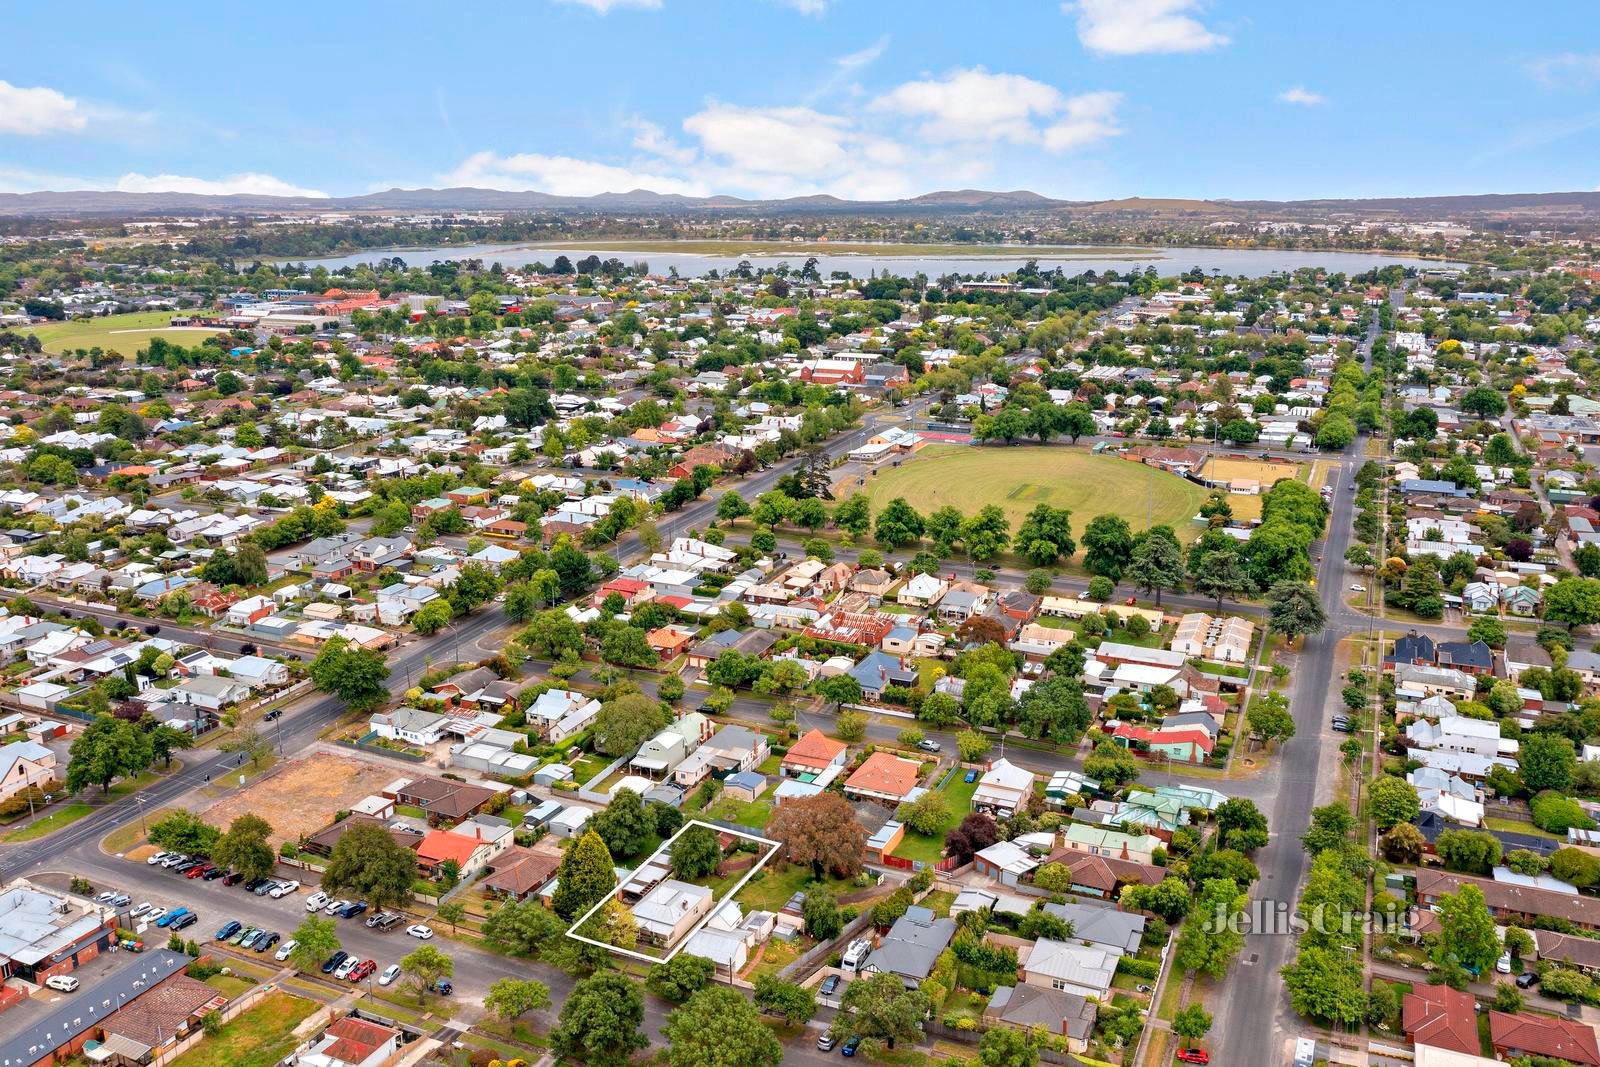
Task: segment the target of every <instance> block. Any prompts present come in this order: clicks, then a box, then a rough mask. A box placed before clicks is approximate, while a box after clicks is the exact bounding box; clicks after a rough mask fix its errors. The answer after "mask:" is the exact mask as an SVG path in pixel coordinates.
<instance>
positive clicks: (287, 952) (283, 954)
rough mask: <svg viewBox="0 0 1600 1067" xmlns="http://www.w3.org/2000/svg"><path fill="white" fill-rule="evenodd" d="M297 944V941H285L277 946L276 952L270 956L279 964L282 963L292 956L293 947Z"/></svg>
mask: <svg viewBox="0 0 1600 1067" xmlns="http://www.w3.org/2000/svg"><path fill="white" fill-rule="evenodd" d="M299 943H300V942H298V941H285V942H284V943H283V944H281V945H279V946H278V951H276V952H274V953H273V954H272V958H273V959H275V960H277V961H278V962H279V963H282V962H283V961H284V960H286V959H288V958H289V957H290V956H291V955H293V953H294V947H295V946H296V945H298V944H299Z"/></svg>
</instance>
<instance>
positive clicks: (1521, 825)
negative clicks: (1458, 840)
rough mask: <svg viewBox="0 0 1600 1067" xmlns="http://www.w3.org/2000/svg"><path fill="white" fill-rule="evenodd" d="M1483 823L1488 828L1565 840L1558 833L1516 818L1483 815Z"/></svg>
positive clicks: (1552, 839) (1553, 839)
mask: <svg viewBox="0 0 1600 1067" xmlns="http://www.w3.org/2000/svg"><path fill="white" fill-rule="evenodd" d="M1483 825H1484V826H1485V827H1487V828H1488V829H1490V830H1500V831H1502V832H1505V833H1511V834H1532V835H1533V836H1534V837H1544V838H1548V839H1549V840H1551V841H1565V840H1566V838H1565V837H1563V836H1562V835H1560V834H1553V833H1551V832H1550V831H1549V830H1541V829H1539V828H1538V827H1537V826H1535V825H1533V823H1531V822H1521V821H1519V820H1517V819H1502V818H1498V817H1496V816H1494V815H1488V816H1485V817H1484V820H1483Z"/></svg>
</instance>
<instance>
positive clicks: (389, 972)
mask: <svg viewBox="0 0 1600 1067" xmlns="http://www.w3.org/2000/svg"><path fill="white" fill-rule="evenodd" d="M399 977H400V965H399V964H398V963H391V964H389V966H387V967H385V968H384V969H383V973H382V974H380V975H378V984H379V985H389V984H391V983H392V982H393V981H394V980H395V979H396V978H399Z"/></svg>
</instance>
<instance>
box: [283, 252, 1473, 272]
mask: <svg viewBox="0 0 1600 1067" xmlns="http://www.w3.org/2000/svg"><path fill="white" fill-rule="evenodd" d="M945 247H948V246H945ZM814 249H815V246H807V247H806V248H803V249H799V250H796V251H794V252H786V251H778V250H775V249H774V248H773V247H772V246H771V245H763V246H760V248H759V250H755V249H753V250H752V251H751V252H750V253H748V254H746V255H742V256H730V255H709V254H702V253H697V252H688V251H684V252H676V251H674V252H666V251H661V250H659V249H652V250H650V251H641V250H637V249H632V250H630V249H626V248H622V249H615V248H613V249H608V248H607V247H606V246H605V245H604V244H603V243H602V244H596V245H593V246H584V247H572V248H549V247H539V246H537V245H459V246H451V247H443V248H399V249H369V250H367V251H364V252H357V253H353V254H351V255H345V256H324V257H322V258H309V259H293V260H290V261H289V262H294V263H302V262H303V263H306V264H308V265H311V266H322V267H326V268H327V269H328V270H330V271H332V270H338V269H339V268H340V267H354V266H358V265H360V264H362V263H371V262H373V261H374V260H377V259H379V258H388V257H393V256H399V257H400V258H401V259H403V260H405V262H406V264H407V265H408V266H413V267H418V266H421V267H425V266H427V265H428V264H429V263H433V262H436V261H444V260H461V259H481V260H483V261H484V262H485V263H486V264H490V265H492V264H494V263H499V264H500V265H501V266H503V267H505V268H506V269H507V270H511V269H514V268H517V267H523V266H527V265H529V264H532V263H536V262H539V263H546V264H549V263H552V262H554V261H555V258H556V257H557V256H566V257H567V258H568V259H570V260H571V261H573V262H574V263H576V262H577V261H578V260H580V259H582V258H583V257H585V256H587V255H590V254H591V253H592V254H594V255H597V256H599V257H600V258H601V259H610V258H612V257H616V258H617V259H620V260H622V261H623V262H624V263H627V264H630V265H631V264H633V263H636V262H638V261H640V260H642V261H644V262H645V263H648V264H649V265H650V270H651V272H653V273H657V274H665V273H667V272H668V270H669V269H671V268H673V267H676V268H677V269H678V273H679V274H680V275H682V276H683V277H686V278H688V277H695V276H698V275H703V274H705V273H706V272H707V271H710V270H717V271H721V272H726V271H727V270H729V269H730V268H732V267H735V266H737V265H738V263H739V260H741V259H748V260H749V261H750V262H751V264H752V265H753V266H755V267H756V268H757V270H760V269H762V268H767V267H775V266H777V265H778V264H779V263H782V262H787V263H788V264H789V266H790V267H791V268H794V269H795V270H798V269H799V268H800V265H801V264H803V263H804V262H805V261H806V259H807V258H808V257H809V256H811V255H813V254H815V255H816V259H817V269H818V270H819V271H821V272H822V276H823V277H825V278H826V277H827V276H828V274H829V272H831V271H836V270H844V271H849V272H850V274H851V275H852V276H853V277H857V278H865V277H867V276H868V275H870V274H872V273H874V272H877V273H882V272H884V271H889V272H891V273H893V274H897V275H901V276H910V275H913V274H916V273H918V272H921V273H923V274H926V275H927V276H928V277H929V278H938V277H940V276H941V275H944V274H979V273H983V272H988V273H989V274H1004V273H1006V272H1008V271H1012V270H1015V269H1016V268H1018V267H1020V266H1022V264H1023V263H1025V262H1027V261H1028V260H1030V259H1033V260H1037V261H1038V263H1039V266H1040V268H1041V269H1045V270H1049V269H1051V268H1054V267H1061V268H1062V269H1063V270H1065V271H1067V272H1068V273H1071V274H1080V273H1082V272H1083V271H1087V270H1093V271H1106V270H1115V271H1117V272H1118V273H1125V272H1127V271H1129V270H1139V271H1142V270H1144V269H1145V268H1146V267H1154V268H1155V269H1156V270H1157V271H1158V272H1160V273H1161V274H1163V275H1172V274H1182V273H1183V272H1185V271H1187V270H1189V269H1190V268H1191V267H1199V268H1200V269H1201V270H1204V271H1205V272H1206V273H1208V274H1209V273H1211V272H1212V271H1217V272H1220V273H1222V274H1229V275H1239V276H1245V277H1260V276H1262V275H1267V274H1273V273H1275V272H1278V271H1286V270H1295V269H1298V268H1301V267H1320V268H1322V269H1323V270H1326V271H1328V272H1329V273H1338V272H1342V273H1345V274H1358V273H1360V272H1362V271H1367V270H1371V269H1373V268H1374V267H1384V266H1390V265H1394V264H1398V265H1399V266H1402V267H1419V268H1420V267H1439V266H1445V267H1451V266H1455V267H1459V266H1462V264H1459V263H1447V262H1443V261H1439V260H1425V259H1417V258H1415V257H1410V256H1391V255H1383V254H1380V253H1375V252H1300V251H1295V250H1289V249H1275V248H1157V247H1152V248H1137V249H1133V248H1128V247H1126V246H1118V247H1116V248H1113V249H1107V248H1096V247H1095V246H1093V245H1081V246H1065V245H1054V246H1049V247H1043V246H1039V247H1032V248H1028V247H1020V246H1019V247H1018V248H1017V250H1016V253H1015V254H1014V255H1012V254H1009V253H1004V252H1000V253H991V252H988V251H985V252H984V253H973V254H968V255H963V254H960V253H952V252H948V251H946V250H945V248H941V249H940V250H938V251H936V252H930V253H928V254H919V253H917V252H916V251H915V250H912V249H909V248H908V246H905V245H897V246H894V248H893V251H885V252H884V253H864V254H856V253H845V254H839V253H833V252H816V251H814Z"/></svg>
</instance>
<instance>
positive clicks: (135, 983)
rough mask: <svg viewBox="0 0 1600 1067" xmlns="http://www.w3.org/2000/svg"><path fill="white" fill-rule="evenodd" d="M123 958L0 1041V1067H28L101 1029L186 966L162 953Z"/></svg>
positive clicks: (182, 959) (177, 957) (185, 960)
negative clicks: (113, 969) (59, 1004)
mask: <svg viewBox="0 0 1600 1067" xmlns="http://www.w3.org/2000/svg"><path fill="white" fill-rule="evenodd" d="M125 955H126V956H127V958H128V959H129V960H130V961H133V962H130V963H129V965H128V966H126V967H123V968H122V969H121V970H119V971H117V972H115V973H114V974H112V975H110V976H109V977H107V978H105V979H103V980H102V981H100V982H97V983H95V984H94V985H92V986H87V987H86V988H84V989H83V990H82V991H81V992H79V993H78V994H76V995H75V996H73V997H71V998H70V999H68V1000H67V1001H66V1003H65V1004H63V1005H62V1007H61V1008H59V1009H58V1010H56V1011H54V1012H52V1013H50V1014H49V1015H47V1016H45V1017H44V1018H43V1019H40V1020H39V1021H38V1022H37V1023H34V1024H33V1025H32V1026H30V1027H28V1028H26V1029H25V1030H23V1031H22V1032H21V1033H18V1034H14V1035H12V1036H10V1037H7V1038H5V1039H4V1040H3V1041H0V1067H32V1064H34V1063H37V1062H38V1061H39V1060H41V1059H43V1058H45V1057H46V1056H48V1055H49V1054H50V1053H52V1052H54V1051H55V1050H56V1049H58V1048H60V1047H61V1046H62V1045H65V1044H66V1043H67V1042H69V1041H71V1040H72V1039H73V1038H75V1037H77V1036H78V1035H79V1034H82V1033H84V1032H85V1031H88V1030H91V1029H93V1028H94V1027H97V1026H100V1025H102V1024H103V1023H104V1022H105V1020H106V1019H108V1018H110V1017H111V1016H112V1015H114V1014H116V1012H117V1010H118V1009H119V1008H121V1007H124V1006H126V1005H127V1004H128V1003H130V1002H131V1001H133V1000H135V999H137V998H138V997H139V996H141V995H143V994H144V993H146V992H148V991H149V990H150V989H151V988H153V987H154V986H155V985H156V984H157V983H159V982H161V981H162V980H164V979H166V978H170V977H171V976H172V975H173V974H176V973H177V972H178V971H181V970H183V968H184V967H185V966H187V965H188V963H189V958H188V957H187V956H185V955H183V954H182V953H179V952H169V951H167V950H166V949H159V950H157V951H154V952H147V953H145V954H143V955H141V956H134V955H132V954H125Z"/></svg>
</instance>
